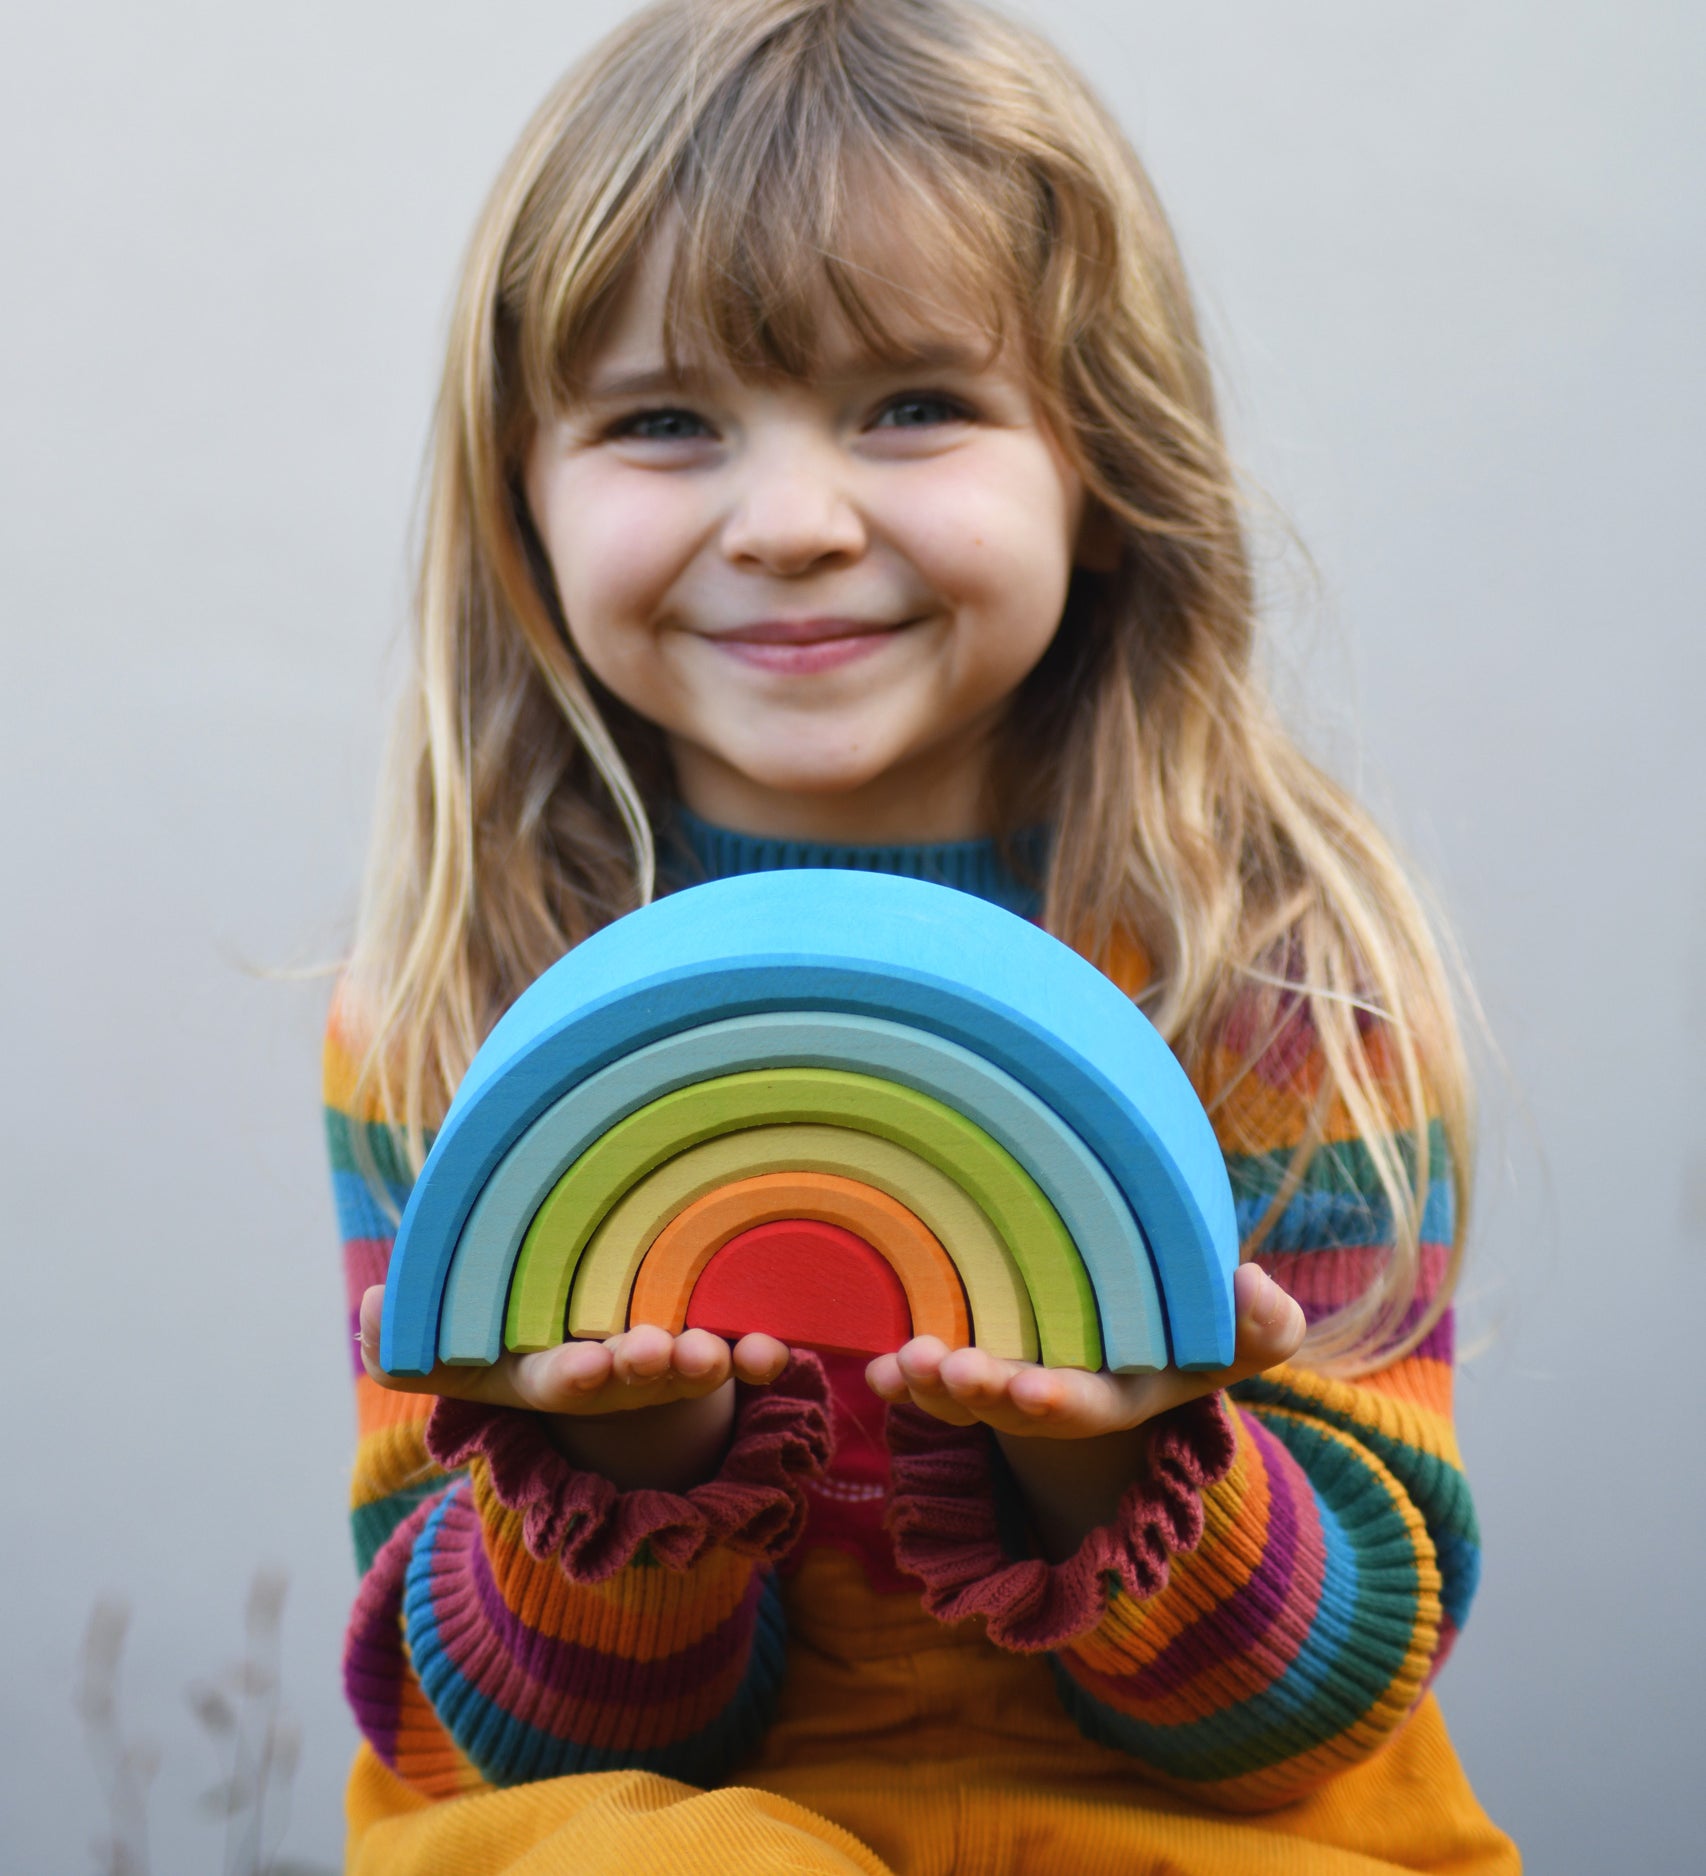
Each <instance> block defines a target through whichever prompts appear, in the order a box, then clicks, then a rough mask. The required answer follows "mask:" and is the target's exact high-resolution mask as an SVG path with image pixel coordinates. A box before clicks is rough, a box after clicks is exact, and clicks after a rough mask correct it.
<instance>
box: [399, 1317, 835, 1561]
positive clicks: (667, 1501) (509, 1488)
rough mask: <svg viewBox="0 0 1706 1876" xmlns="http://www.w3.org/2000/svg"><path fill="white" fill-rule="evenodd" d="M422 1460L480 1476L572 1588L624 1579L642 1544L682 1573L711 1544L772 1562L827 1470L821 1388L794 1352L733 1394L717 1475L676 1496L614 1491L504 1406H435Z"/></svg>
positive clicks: (538, 1420)
mask: <svg viewBox="0 0 1706 1876" xmlns="http://www.w3.org/2000/svg"><path fill="white" fill-rule="evenodd" d="M426 1443H427V1450H428V1452H430V1453H431V1454H432V1456H433V1458H434V1459H436V1460H437V1461H438V1463H439V1464H440V1465H442V1466H445V1467H448V1468H455V1467H459V1466H466V1467H467V1468H468V1469H469V1472H470V1474H471V1475H472V1476H473V1478H474V1480H475V1482H476V1486H478V1485H479V1483H480V1482H481V1481H480V1474H481V1473H482V1472H483V1473H484V1474H485V1481H484V1482H485V1483H486V1484H487V1485H488V1486H489V1489H490V1490H491V1492H492V1495H493V1496H494V1497H495V1498H496V1499H497V1501H498V1502H499V1503H500V1504H501V1505H504V1506H506V1507H507V1508H508V1509H509V1510H511V1511H514V1512H516V1513H517V1514H519V1516H520V1518H521V1529H522V1539H523V1542H524V1543H525V1544H526V1546H527V1549H528V1551H529V1553H530V1554H531V1555H532V1556H533V1557H535V1558H536V1559H538V1560H539V1561H540V1562H545V1561H548V1560H550V1559H552V1558H555V1559H556V1561H557V1562H558V1564H559V1565H560V1566H561V1568H562V1570H563V1573H564V1575H565V1576H567V1577H568V1579H569V1580H570V1582H573V1583H600V1582H603V1581H604V1580H605V1579H606V1578H607V1577H610V1576H613V1575H614V1574H615V1573H616V1572H617V1571H618V1570H621V1569H625V1568H626V1567H627V1565H628V1564H630V1563H631V1562H632V1561H633V1559H634V1554H635V1552H636V1551H637V1550H638V1549H639V1548H640V1546H641V1545H642V1544H644V1545H645V1546H646V1547H647V1550H648V1553H649V1555H650V1556H651V1557H652V1558H653V1559H654V1560H655V1561H656V1562H658V1563H661V1564H662V1565H663V1566H664V1567H665V1568H666V1569H669V1570H678V1571H679V1570H688V1569H691V1568H692V1566H693V1565H694V1564H695V1563H696V1562H697V1561H698V1560H699V1559H700V1558H701V1557H702V1556H704V1554H705V1552H706V1551H707V1550H709V1549H711V1548H712V1547H713V1546H714V1545H719V1544H720V1545H723V1546H726V1547H727V1548H728V1549H730V1550H733V1551H737V1552H739V1553H741V1554H742V1555H745V1556H750V1557H756V1558H762V1559H764V1560H765V1561H768V1562H774V1561H776V1560H777V1559H778V1558H780V1557H782V1556H784V1555H786V1554H787V1552H788V1551H789V1550H790V1549H791V1548H792V1547H793V1545H794V1543H795V1541H796V1540H797V1539H798V1537H799V1535H800V1531H801V1529H802V1527H803V1526H804V1523H805V1518H806V1497H805V1488H806V1485H807V1483H808V1482H809V1481H811V1480H813V1479H816V1478H820V1477H821V1476H822V1475H823V1472H824V1470H825V1468H826V1467H827V1466H828V1464H829V1456H830V1451H831V1445H832V1439H831V1433H830V1417H829V1389H828V1385H827V1383H826V1382H825V1380H824V1375H823V1369H822V1367H821V1366H820V1365H819V1363H818V1361H817V1359H816V1357H815V1356H812V1355H808V1354H796V1355H795V1356H794V1358H793V1359H792V1360H791V1361H790V1362H789V1364H788V1366H787V1367H786V1368H785V1369H783V1371H782V1373H781V1375H780V1377H779V1378H778V1379H777V1380H776V1381H774V1382H773V1383H771V1385H770V1386H769V1387H767V1388H746V1387H742V1388H741V1389H740V1390H739V1399H738V1403H737V1406H736V1409H735V1424H734V1437H733V1439H732V1441H731V1442H730V1445H729V1450H728V1453H727V1454H726V1456H725V1457H724V1460H723V1463H722V1467H721V1469H720V1470H719V1471H718V1473H717V1476H716V1477H715V1478H713V1479H709V1480H707V1481H706V1482H705V1484H703V1485H695V1486H693V1487H691V1488H690V1489H689V1490H688V1491H685V1492H665V1491H656V1490H651V1489H641V1490H637V1491H630V1492H623V1491H619V1490H618V1489H617V1488H616V1487H615V1486H614V1485H612V1484H611V1482H610V1481H609V1480H608V1479H606V1478H602V1477H600V1476H599V1474H597V1473H595V1472H585V1471H582V1470H581V1469H580V1468H579V1467H577V1466H575V1465H574V1464H572V1463H571V1462H570V1461H569V1460H567V1459H565V1458H564V1457H563V1455H562V1454H561V1453H559V1452H558V1451H557V1449H556V1447H554V1446H553V1445H552V1444H551V1441H550V1438H549V1436H548V1434H547V1432H546V1429H545V1423H544V1419H543V1417H542V1416H541V1415H539V1414H536V1413H529V1412H526V1411H524V1410H522V1409H519V1408H512V1407H487V1406H482V1405H480V1404H478V1403H476V1402H472V1401H458V1400H447V1399H442V1398H441V1399H440V1400H439V1401H438V1403H437V1404H436V1406H435V1407H434V1408H433V1412H432V1418H431V1420H430V1421H429V1422H428V1424H427V1435H426Z"/></svg>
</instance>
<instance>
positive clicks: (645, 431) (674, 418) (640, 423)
mask: <svg viewBox="0 0 1706 1876" xmlns="http://www.w3.org/2000/svg"><path fill="white" fill-rule="evenodd" d="M610 434H611V435H612V436H618V437H631V438H633V439H634V440H636V441H637V442H641V443H691V442H696V441H698V439H699V438H700V437H704V436H709V435H710V434H711V427H710V425H709V424H707V423H706V421H705V419H704V418H703V417H696V416H695V415H694V414H693V412H692V411H690V410H639V411H635V412H634V414H633V415H632V416H631V417H623V418H622V419H621V420H620V421H619V422H617V423H616V424H614V425H612V427H611V431H610Z"/></svg>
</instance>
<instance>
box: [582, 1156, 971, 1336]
mask: <svg viewBox="0 0 1706 1876" xmlns="http://www.w3.org/2000/svg"><path fill="white" fill-rule="evenodd" d="M790 1222H791V1223H794V1224H801V1225H803V1224H812V1225H825V1226H833V1227H835V1228H836V1229H837V1230H839V1231H840V1232H841V1233H842V1234H843V1235H844V1236H851V1237H852V1238H853V1239H854V1240H856V1241H857V1242H859V1243H861V1244H864V1245H866V1246H868V1247H869V1248H870V1250H871V1251H872V1253H873V1254H874V1255H876V1256H878V1257H880V1258H882V1260H883V1261H884V1263H885V1264H886V1265H887V1266H888V1268H889V1269H891V1270H892V1271H893V1273H894V1276H895V1279H896V1281H897V1282H898V1283H899V1284H900V1286H901V1291H902V1295H903V1297H904V1300H905V1303H906V1313H907V1319H908V1321H909V1322H910V1323H911V1333H912V1334H913V1335H935V1336H940V1337H941V1339H942V1340H943V1341H944V1342H946V1343H947V1344H948V1346H949V1347H950V1348H961V1347H964V1346H965V1345H966V1344H967V1343H969V1342H970V1341H971V1340H972V1331H971V1312H970V1311H969V1310H968V1309H967V1307H966V1293H965V1291H964V1289H963V1288H962V1287H961V1285H960V1276H959V1272H958V1271H957V1270H956V1269H955V1268H954V1265H953V1261H952V1259H951V1258H950V1257H949V1256H948V1253H947V1252H946V1251H945V1250H943V1249H942V1246H941V1245H940V1244H939V1243H938V1242H937V1240H936V1239H935V1237H934V1236H932V1234H931V1233H930V1231H929V1230H928V1229H927V1228H926V1227H925V1225H924V1224H923V1223H922V1222H921V1220H920V1219H919V1218H918V1215H917V1214H916V1213H915V1212H910V1211H908V1210H907V1208H906V1207H905V1206H904V1205H901V1204H898V1203H897V1202H896V1201H895V1200H894V1199H891V1198H890V1197H889V1196H888V1194H887V1193H886V1192H879V1191H878V1190H877V1188H876V1187H875V1186H868V1185H861V1184H859V1183H858V1182H856V1181H855V1180H852V1179H845V1178H841V1177H839V1176H838V1175H836V1174H834V1173H816V1172H785V1173H761V1174H759V1175H758V1177H757V1178H753V1179H737V1180H735V1181H734V1182H733V1184H731V1185H725V1186H719V1187H718V1188H717V1190H716V1191H714V1192H709V1193H707V1194H706V1195H705V1197H704V1198H702V1199H698V1200H696V1201H695V1202H694V1203H693V1204H691V1205H689V1206H687V1207H686V1208H685V1210H683V1211H680V1212H678V1213H677V1214H676V1215H675V1217H673V1218H672V1219H671V1220H670V1221H669V1223H668V1224H667V1225H665V1226H664V1228H663V1230H662V1231H660V1232H659V1233H658V1235H657V1237H656V1238H654V1239H653V1241H652V1243H651V1246H650V1248H649V1249H648V1250H647V1251H646V1253H645V1257H644V1260H643V1261H642V1263H641V1265H640V1269H639V1274H638V1275H637V1276H636V1277H635V1279H634V1293H633V1298H632V1301H631V1302H630V1305H629V1308H628V1322H629V1324H630V1326H631V1325H633V1324H634V1323H639V1322H655V1323H657V1324H659V1325H660V1326H661V1327H663V1328H665V1329H669V1330H671V1331H673V1332H674V1333H676V1334H679V1333H680V1332H681V1330H682V1329H683V1328H684V1327H685V1326H686V1324H687V1321H688V1307H689V1304H690V1302H691V1299H692V1298H693V1297H694V1296H695V1294H697V1292H696V1290H695V1285H696V1284H697V1283H698V1282H699V1280H700V1278H701V1277H702V1276H703V1275H704V1274H705V1271H706V1269H707V1267H708V1266H709V1265H711V1264H712V1263H713V1262H714V1261H718V1260H721V1258H722V1254H723V1251H724V1248H725V1247H726V1246H729V1245H732V1244H733V1243H734V1242H735V1240H736V1239H742V1240H744V1238H745V1237H746V1236H747V1235H748V1234H749V1233H751V1232H752V1231H753V1230H755V1229H758V1228H760V1227H768V1226H771V1225H781V1224H787V1223H790ZM791 1241H794V1240H785V1239H780V1238H767V1239H765V1240H764V1242H765V1243H766V1244H767V1245H774V1244H780V1243H784V1242H791ZM811 1242H813V1243H819V1244H830V1243H833V1242H835V1240H832V1239H813V1240H811ZM801 1256H802V1261H803V1260H804V1253H803V1252H802V1253H801ZM748 1267H754V1268H755V1267H756V1265H749V1263H743V1264H742V1268H748ZM763 1268H764V1270H765V1271H766V1272H767V1273H769V1275H767V1276H766V1281H770V1280H771V1277H772V1276H773V1275H774V1273H775V1270H776V1263H775V1260H774V1258H771V1257H769V1256H768V1254H767V1257H766V1259H765V1261H764V1262H763ZM727 1275H728V1271H727V1270H725V1271H724V1276H725V1278H726V1277H727ZM716 1294H719V1295H724V1294H727V1292H726V1291H717V1292H716ZM885 1294H886V1289H885ZM569 1311H570V1318H571V1321H572V1319H573V1314H574V1298H573V1295H572V1293H571V1296H570V1300H569ZM749 1326H751V1327H753V1328H758V1327H760V1326H762V1325H761V1324H760V1323H759V1322H758V1320H757V1318H756V1317H755V1318H754V1319H753V1320H752V1322H751V1324H750V1325H749ZM775 1333H780V1332H779V1331H776V1332H775ZM849 1333H851V1331H849ZM808 1339H809V1338H808ZM847 1346H849V1347H853V1348H863V1347H864V1346H865V1343H864V1342H863V1341H857V1342H852V1343H849V1344H847ZM883 1346H886V1347H889V1348H892V1347H894V1346H895V1344H894V1343H892V1342H891V1343H888V1344H885V1345H883ZM874 1352H881V1350H880V1349H879V1350H877V1351H874Z"/></svg>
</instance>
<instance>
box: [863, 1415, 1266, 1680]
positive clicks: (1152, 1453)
mask: <svg viewBox="0 0 1706 1876" xmlns="http://www.w3.org/2000/svg"><path fill="white" fill-rule="evenodd" d="M1152 1426H1153V1431H1152V1436H1151V1439H1150V1442H1149V1454H1148V1461H1147V1464H1146V1466H1145V1469H1144V1472H1143V1474H1142V1476H1141V1477H1139V1478H1138V1479H1136V1480H1135V1481H1134V1482H1133V1483H1132V1484H1131V1485H1130V1486H1128V1487H1127V1488H1126V1492H1125V1495H1124V1496H1123V1497H1122V1498H1121V1500H1120V1505H1119V1511H1118V1514H1117V1515H1116V1517H1115V1519H1114V1522H1113V1523H1112V1524H1107V1525H1102V1526H1099V1527H1098V1528H1097V1529H1096V1530H1093V1531H1091V1532H1090V1533H1089V1535H1088V1536H1087V1537H1086V1538H1085V1539H1084V1541H1083V1543H1082V1544H1080V1545H1079V1547H1078V1549H1077V1551H1076V1552H1075V1553H1074V1554H1073V1555H1072V1556H1071V1557H1069V1558H1067V1559H1066V1561H1065V1562H1064V1563H1047V1562H1044V1561H1043V1560H1042V1559H1041V1558H1038V1557H1028V1558H1020V1559H1015V1558H1013V1557H1012V1556H1010V1555H1009V1554H1008V1552H1007V1550H1006V1549H1005V1548H1004V1547H1003V1545H1002V1542H1001V1536H1000V1530H999V1527H998V1523H997V1511H996V1504H997V1489H998V1485H997V1480H996V1477H995V1467H996V1464H997V1463H998V1461H997V1457H996V1451H995V1443H994V1436H993V1435H992V1434H991V1433H990V1432H989V1430H988V1429H987V1428H986V1427H955V1426H949V1425H948V1424H947V1423H946V1422H944V1421H941V1420H937V1419H935V1418H934V1417H932V1416H931V1415H929V1414H926V1413H924V1412H922V1411H921V1410H920V1409H918V1408H916V1407H895V1408H891V1409H890V1412H889V1421H888V1438H889V1448H890V1451H891V1452H892V1454H893V1467H894V1469H893V1478H894V1499H893V1503H892V1505H891V1507H890V1510H889V1529H890V1531H891V1533H892V1534H893V1537H894V1550H895V1561H896V1562H897V1563H898V1564H899V1565H900V1568H901V1569H902V1570H904V1571H906V1572H907V1574H908V1575H911V1576H915V1577H917V1578H919V1579H920V1580H921V1581H922V1582H923V1584H924V1593H923V1601H924V1607H925V1608H926V1609H927V1610H928V1611H929V1612H930V1614H931V1615H933V1616H935V1617H937V1618H938V1620H940V1621H943V1622H959V1621H963V1620H965V1619H966V1618H967V1617H968V1616H980V1617H982V1618H983V1621H984V1623H985V1625H986V1632H987V1634H988V1636H989V1639H990V1640H991V1641H992V1642H995V1643H996V1644H998V1645H999V1646H1000V1647H1003V1648H1010V1649H1013V1650H1014V1651H1016V1652H1018V1653H1040V1652H1043V1651H1045V1650H1050V1649H1057V1648H1062V1647H1064V1646H1066V1645H1067V1644H1068V1643H1070V1642H1073V1641H1076V1640H1077V1639H1078V1638H1079V1637H1080V1636H1082V1635H1085V1634H1087V1633H1088V1632H1089V1631H1090V1630H1091V1629H1093V1628H1094V1627H1095V1626H1096V1624H1097V1623H1098V1622H1099V1621H1100V1620H1101V1619H1102V1616H1103V1615H1104V1613H1105V1612H1106V1610H1107V1606H1108V1598H1109V1596H1110V1595H1111V1594H1112V1593H1113V1592H1114V1591H1115V1590H1123V1591H1124V1592H1125V1593H1126V1594H1127V1595H1128V1596H1133V1597H1137V1598H1144V1597H1149V1596H1153V1595H1154V1594H1155V1593H1156V1592H1157V1591H1158V1590H1160V1589H1162V1588H1163V1587H1164V1586H1165V1585H1166V1582H1167V1571H1168V1565H1169V1562H1170V1560H1171V1559H1172V1558H1173V1557H1174V1556H1175V1555H1177V1554H1178V1553H1179V1552H1180V1551H1185V1550H1194V1549H1195V1548H1196V1546H1197V1544H1198V1542H1199V1541H1200V1540H1201V1538H1202V1531H1203V1508H1202V1493H1203V1490H1204V1488H1205V1487H1207V1486H1210V1485H1213V1484H1214V1483H1216V1481H1217V1480H1219V1479H1222V1478H1224V1477H1225V1475H1226V1473H1227V1472H1228V1471H1229V1470H1230V1468H1231V1466H1232V1461H1233V1457H1234V1454H1235V1451H1236V1441H1235V1435H1234V1433H1233V1429H1232V1427H1231V1424H1230V1423H1229V1421H1228V1418H1227V1415H1226V1410H1225V1408H1224V1406H1223V1405H1222V1399H1221V1396H1220V1395H1219V1394H1211V1395H1207V1396H1205V1397H1204V1398H1203V1399H1201V1400H1197V1401H1191V1402H1188V1403H1187V1404H1186V1405H1185V1406H1183V1407H1177V1408H1174V1409H1173V1410H1172V1412H1170V1413H1167V1414H1163V1415H1161V1416H1159V1417H1158V1418H1157V1419H1156V1420H1155V1421H1154V1422H1153V1423H1152Z"/></svg>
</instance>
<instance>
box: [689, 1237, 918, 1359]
mask: <svg viewBox="0 0 1706 1876" xmlns="http://www.w3.org/2000/svg"><path fill="white" fill-rule="evenodd" d="M687 1326H688V1327H689V1328H690V1329H710V1330H712V1331H714V1333H716V1334H717V1335H723V1336H727V1337H728V1338H729V1339H730V1340H731V1341H734V1340H738V1339H739V1338H740V1337H741V1336H743V1335H746V1334H749V1333H750V1332H751V1331H753V1330H755V1329H760V1330H763V1331H764V1332H765V1333H766V1334H767V1335H773V1336H776V1337H777V1338H778V1339H779V1340H780V1341H783V1342H786V1343H788V1344H789V1345H790V1346H803V1347H806V1348H822V1349H833V1350H837V1351H839V1352H841V1353H843V1354H848V1355H885V1354H887V1353H888V1352H889V1351H890V1350H891V1349H896V1348H899V1347H900V1346H901V1344H902V1343H903V1342H907V1341H910V1340H911V1339H912V1312H911V1310H910V1309H909V1308H908V1307H907V1301H906V1291H905V1290H904V1289H902V1288H901V1283H900V1279H899V1277H897V1276H896V1275H895V1273H894V1269H893V1266H892V1265H891V1264H890V1263H889V1261H888V1259H887V1258H886V1257H884V1256H883V1255H882V1253H881V1252H880V1251H875V1250H873V1249H872V1248H871V1246H870V1245H869V1244H867V1243H866V1242H865V1240H864V1239H863V1238H860V1237H856V1236H855V1235H854V1234H853V1233H852V1232H851V1231H848V1230H846V1229H844V1228H843V1227H842V1226H840V1225H832V1224H826V1223H824V1222H823V1221H822V1220H820V1219H816V1218H779V1219H776V1220H775V1221H774V1222H772V1223H770V1224H765V1225H753V1226H752V1227H751V1228H750V1229H749V1230H746V1231H742V1232H741V1233H739V1235H738V1236H736V1237H732V1238H730V1239H729V1241H728V1243H726V1244H725V1245H724V1246H723V1247H722V1249H721V1250H720V1251H718V1252H717V1253H716V1255H715V1256H714V1257H713V1258H712V1259H711V1261H710V1262H709V1263H708V1264H707V1265H706V1266H705V1268H704V1270H703V1272H702V1273H701V1274H700V1277H699V1281H698V1282H697V1283H695V1284H694V1286H693V1294H692V1296H691V1297H689V1298H688V1302H687Z"/></svg>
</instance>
